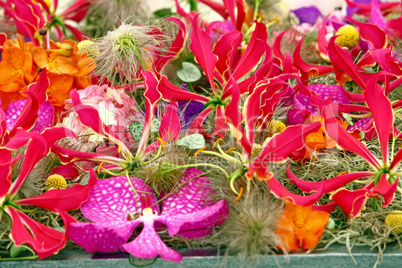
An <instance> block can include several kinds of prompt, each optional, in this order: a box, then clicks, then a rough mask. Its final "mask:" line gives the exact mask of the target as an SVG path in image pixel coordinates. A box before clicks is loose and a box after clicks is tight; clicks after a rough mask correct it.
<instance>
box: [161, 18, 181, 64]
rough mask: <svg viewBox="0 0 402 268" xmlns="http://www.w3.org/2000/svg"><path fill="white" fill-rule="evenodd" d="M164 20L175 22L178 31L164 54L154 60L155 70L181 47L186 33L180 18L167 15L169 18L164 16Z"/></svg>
mask: <svg viewBox="0 0 402 268" xmlns="http://www.w3.org/2000/svg"><path fill="white" fill-rule="evenodd" d="M165 20H170V21H173V22H174V23H176V24H177V26H179V31H178V32H177V35H176V38H175V40H174V41H173V43H172V45H171V46H170V48H169V50H168V51H167V52H166V54H165V55H163V56H161V57H159V58H158V59H157V60H156V61H155V69H156V71H157V72H160V71H161V70H162V68H163V67H164V66H165V65H166V64H167V63H168V62H169V61H170V60H172V59H173V58H174V57H176V56H177V54H178V53H179V51H180V50H182V49H183V46H184V42H185V40H186V34H187V33H186V26H185V25H184V23H183V22H182V21H181V20H180V19H178V18H173V17H169V18H166V19H165Z"/></svg>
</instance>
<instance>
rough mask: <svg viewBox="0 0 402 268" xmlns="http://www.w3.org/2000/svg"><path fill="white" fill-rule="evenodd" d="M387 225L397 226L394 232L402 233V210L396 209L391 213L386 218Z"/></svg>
mask: <svg viewBox="0 0 402 268" xmlns="http://www.w3.org/2000/svg"><path fill="white" fill-rule="evenodd" d="M385 225H387V226H388V227H390V228H394V227H396V228H395V229H394V232H395V233H396V234H402V211H401V210H395V211H392V212H391V213H389V214H388V215H387V217H386V218H385ZM397 226H399V227H397Z"/></svg>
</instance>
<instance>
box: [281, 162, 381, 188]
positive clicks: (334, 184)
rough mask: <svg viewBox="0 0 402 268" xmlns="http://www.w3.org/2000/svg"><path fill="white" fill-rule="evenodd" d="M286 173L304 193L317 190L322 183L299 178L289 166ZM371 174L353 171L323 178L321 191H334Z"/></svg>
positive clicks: (371, 175)
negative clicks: (326, 178)
mask: <svg viewBox="0 0 402 268" xmlns="http://www.w3.org/2000/svg"><path fill="white" fill-rule="evenodd" d="M286 175H287V176H288V178H289V181H290V182H291V183H293V184H295V185H296V186H297V187H298V188H299V189H300V190H302V191H303V192H306V193H311V192H312V191H318V190H319V189H320V187H321V185H322V182H314V181H304V180H301V179H299V178H298V177H296V176H295V175H294V174H293V173H292V171H291V170H290V169H289V166H288V168H287V170H286ZM373 175H374V174H373V172H355V173H348V174H344V175H341V176H337V177H334V178H331V179H328V180H325V181H324V182H325V185H324V190H323V192H324V193H330V192H333V191H336V190H338V189H339V188H341V187H342V186H344V185H346V184H348V183H350V182H352V181H355V180H357V179H361V178H366V177H373Z"/></svg>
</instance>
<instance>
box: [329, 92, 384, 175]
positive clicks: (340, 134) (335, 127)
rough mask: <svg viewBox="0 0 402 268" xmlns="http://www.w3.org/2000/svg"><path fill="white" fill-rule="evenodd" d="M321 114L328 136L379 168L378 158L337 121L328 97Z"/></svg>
mask: <svg viewBox="0 0 402 268" xmlns="http://www.w3.org/2000/svg"><path fill="white" fill-rule="evenodd" d="M323 116H324V118H325V120H324V123H325V130H326V132H327V135H328V136H329V137H330V138H332V139H333V140H334V141H335V142H336V143H337V144H339V146H341V147H342V148H344V149H346V150H349V151H351V152H354V153H356V154H358V155H360V156H362V157H363V158H364V159H366V160H367V162H369V163H370V165H371V166H373V167H374V168H380V166H381V165H380V162H379V160H378V159H377V158H376V157H375V156H374V155H373V154H372V153H371V152H370V151H369V150H368V149H367V147H366V146H365V145H364V144H363V143H362V142H361V141H359V140H357V139H356V138H355V137H353V136H352V135H351V134H349V133H348V132H347V131H346V130H345V129H344V128H343V127H342V126H341V125H340V124H339V123H338V120H337V118H336V117H335V116H334V112H333V111H332V104H331V102H330V99H328V100H327V101H326V104H325V106H324V109H323Z"/></svg>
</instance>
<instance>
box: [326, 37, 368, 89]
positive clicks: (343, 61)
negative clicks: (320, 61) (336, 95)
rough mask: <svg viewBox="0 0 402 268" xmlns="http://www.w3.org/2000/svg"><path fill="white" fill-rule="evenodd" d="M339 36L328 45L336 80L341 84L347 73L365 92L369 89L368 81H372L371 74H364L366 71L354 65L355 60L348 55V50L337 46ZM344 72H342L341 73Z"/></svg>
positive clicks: (333, 38)
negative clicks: (336, 40)
mask: <svg viewBox="0 0 402 268" xmlns="http://www.w3.org/2000/svg"><path fill="white" fill-rule="evenodd" d="M336 37H337V36H334V37H332V38H331V40H330V41H329V44H328V56H329V58H330V59H331V62H332V65H333V68H334V71H337V72H336V73H335V76H336V80H337V81H338V82H341V81H342V80H343V76H344V73H343V72H345V73H346V74H347V75H349V76H350V78H352V79H353V81H355V82H356V84H357V85H359V86H360V87H361V88H362V89H363V90H365V89H366V88H367V84H366V83H367V81H368V80H369V79H370V77H371V74H368V73H364V72H365V71H364V70H363V69H362V68H360V67H358V66H356V65H355V64H354V63H353V59H352V58H351V56H350V55H349V54H348V50H347V49H346V48H341V47H340V46H339V45H338V44H336V42H335V39H336ZM339 71H342V72H339Z"/></svg>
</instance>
